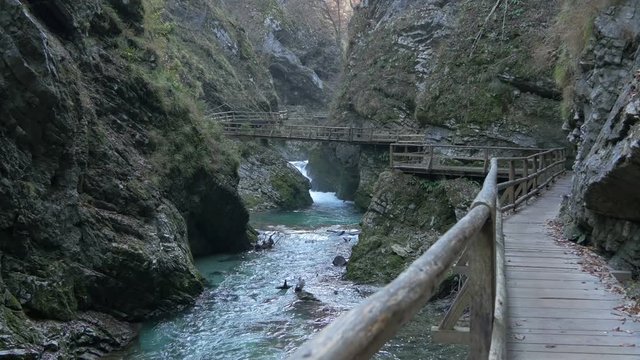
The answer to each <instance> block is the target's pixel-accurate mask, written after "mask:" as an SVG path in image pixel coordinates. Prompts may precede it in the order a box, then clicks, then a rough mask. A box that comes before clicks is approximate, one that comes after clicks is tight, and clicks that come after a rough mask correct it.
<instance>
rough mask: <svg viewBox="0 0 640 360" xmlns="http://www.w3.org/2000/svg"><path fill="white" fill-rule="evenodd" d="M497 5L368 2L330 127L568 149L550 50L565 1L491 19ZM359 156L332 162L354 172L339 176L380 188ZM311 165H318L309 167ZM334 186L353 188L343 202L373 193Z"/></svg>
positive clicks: (523, 5) (516, 4) (353, 34)
mask: <svg viewBox="0 0 640 360" xmlns="http://www.w3.org/2000/svg"><path fill="white" fill-rule="evenodd" d="M495 3H496V2H495V1H494V2H487V1H470V0H466V1H439V0H438V1H436V0H428V1H419V2H411V1H400V0H370V1H367V2H363V5H361V6H360V7H359V8H358V9H357V10H356V12H355V14H354V17H353V18H352V21H351V25H350V41H349V45H348V49H347V54H346V57H347V58H346V62H345V69H344V80H343V82H342V84H341V86H340V87H339V89H338V91H337V95H336V97H335V99H334V102H333V104H332V108H331V121H332V122H334V123H336V124H340V125H344V126H347V125H350V126H364V127H386V128H402V129H405V130H406V131H407V132H412V133H423V134H425V139H426V140H427V141H428V142H430V143H435V144H459V145H469V144H472V145H495V146H529V147H534V146H536V147H551V146H564V145H565V144H566V139H565V134H564V133H563V132H562V131H561V130H560V129H561V126H562V111H561V97H562V94H561V89H560V88H559V87H557V86H556V84H555V82H554V70H555V67H554V60H553V56H554V55H553V54H554V47H553V44H548V43H549V42H550V41H549V37H550V36H551V34H552V33H553V32H554V31H556V28H555V27H554V26H553V25H554V18H555V16H556V15H557V14H558V11H559V9H560V5H561V4H560V1H543V0H536V1H503V2H501V3H500V6H499V7H498V8H496V9H495V11H493V13H491V10H492V9H493V5H494V4H495ZM490 13H491V16H488V15H489V14H490ZM485 19H487V21H486V23H485ZM549 56H550V57H551V58H552V59H549ZM339 150H340V147H336V146H333V145H323V148H322V149H321V150H319V151H317V152H316V154H315V155H314V158H319V157H325V160H324V161H325V162H329V163H331V162H332V159H333V158H336V157H337V158H340V157H341V156H338V155H337V154H336V155H332V152H333V153H335V152H337V151H339ZM385 151H386V149H379V150H378V155H376V156H375V157H376V158H382V157H383V156H384V155H383V153H384V152H385ZM354 156H355V158H353V159H349V161H342V162H335V166H336V168H337V167H339V166H341V163H347V164H348V165H349V166H346V167H344V166H343V169H340V170H338V169H336V170H335V172H337V173H342V172H346V173H351V174H355V175H352V176H350V177H344V176H343V178H354V177H355V178H358V179H359V180H358V181H359V182H363V184H366V183H373V182H375V179H377V173H378V170H376V169H377V168H378V166H377V165H374V166H373V167H371V166H370V165H371V161H370V160H371V158H372V157H371V156H368V157H366V158H360V157H359V155H354ZM379 163H383V161H382V162H379ZM310 167H311V168H314V167H318V168H320V167H322V164H320V161H318V160H315V161H313V159H312V161H311V162H310ZM354 169H355V170H354ZM319 176H320V177H324V176H325V175H322V174H319ZM320 177H315V178H314V180H317V181H318V182H319V183H321V182H323V181H324V180H325V179H323V178H320ZM327 179H329V178H327ZM337 188H350V189H352V190H351V193H345V194H344V195H343V196H344V198H355V197H356V191H358V192H359V193H360V194H366V193H370V192H368V191H366V188H368V186H366V185H360V184H356V185H349V184H340V183H338V184H337ZM358 196H359V197H361V196H360V195H358Z"/></svg>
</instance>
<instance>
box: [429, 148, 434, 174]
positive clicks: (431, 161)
mask: <svg viewBox="0 0 640 360" xmlns="http://www.w3.org/2000/svg"><path fill="white" fill-rule="evenodd" d="M429 148H430V152H431V154H430V155H429V168H428V170H429V171H431V169H432V168H433V152H434V147H433V146H429Z"/></svg>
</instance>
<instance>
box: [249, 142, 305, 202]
mask: <svg viewBox="0 0 640 360" xmlns="http://www.w3.org/2000/svg"><path fill="white" fill-rule="evenodd" d="M239 146H240V147H241V148H242V151H241V154H242V160H241V161H240V168H239V170H238V173H239V175H240V183H239V184H238V192H239V193H240V196H241V197H242V199H243V201H244V203H245V204H246V205H247V207H248V208H249V209H251V210H267V209H275V208H277V209H283V210H294V209H299V208H304V207H307V206H309V205H311V204H312V203H313V200H312V199H311V195H309V188H310V187H311V185H310V183H309V180H308V179H307V178H305V177H304V176H303V175H302V174H301V173H300V172H299V171H298V170H297V169H296V168H294V167H293V165H291V164H289V163H288V162H287V161H286V160H285V159H284V158H283V157H282V155H281V154H280V152H279V151H278V150H276V149H274V148H272V147H270V146H265V145H258V144H255V143H252V142H247V143H242V144H240V145H239Z"/></svg>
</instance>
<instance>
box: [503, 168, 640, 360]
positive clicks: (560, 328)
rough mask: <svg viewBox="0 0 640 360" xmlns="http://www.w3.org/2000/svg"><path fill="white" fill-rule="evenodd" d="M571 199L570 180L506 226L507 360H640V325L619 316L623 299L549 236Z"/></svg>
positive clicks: (578, 257)
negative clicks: (563, 201)
mask: <svg viewBox="0 0 640 360" xmlns="http://www.w3.org/2000/svg"><path fill="white" fill-rule="evenodd" d="M569 191H570V178H569V177H564V178H561V179H560V180H559V181H558V183H557V184H556V185H555V186H553V187H552V188H551V190H550V191H548V192H546V193H545V194H544V195H543V196H542V197H540V199H538V200H536V201H535V203H533V204H532V205H529V206H527V207H525V208H523V209H522V211H519V212H518V213H516V214H514V215H513V216H510V217H509V218H508V219H507V220H506V221H505V223H504V241H505V259H506V272H505V275H506V285H507V299H508V312H509V324H508V330H509V331H508V336H507V343H508V344H507V348H508V354H509V356H508V358H509V359H513V360H529V359H532V360H537V359H540V360H550V359H566V360H590V359H612V360H631V359H640V322H637V320H639V319H638V318H635V320H636V321H634V319H633V318H632V317H630V316H628V315H626V314H625V313H623V312H622V311H620V308H622V305H623V304H624V301H625V300H624V298H623V297H622V296H621V295H619V294H617V293H615V292H612V291H610V290H607V288H608V287H609V286H608V285H607V284H605V283H603V282H602V281H601V280H600V278H599V277H598V276H596V275H594V274H591V273H588V272H585V271H583V270H582V267H583V266H582V265H581V264H582V263H583V262H584V259H583V258H582V257H580V256H579V255H576V254H574V252H573V251H572V250H571V249H570V248H567V247H566V246H562V245H561V244H559V243H557V242H556V241H555V240H554V238H553V237H552V236H550V235H549V229H548V226H547V222H548V221H549V220H550V219H554V218H555V217H556V215H557V214H558V211H559V209H560V200H561V199H562V196H563V195H566V194H568V193H569Z"/></svg>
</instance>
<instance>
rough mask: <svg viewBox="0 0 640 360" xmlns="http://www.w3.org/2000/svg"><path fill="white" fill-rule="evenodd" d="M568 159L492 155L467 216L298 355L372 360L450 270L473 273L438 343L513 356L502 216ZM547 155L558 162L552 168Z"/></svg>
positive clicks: (559, 153)
mask: <svg viewBox="0 0 640 360" xmlns="http://www.w3.org/2000/svg"><path fill="white" fill-rule="evenodd" d="M402 146H405V145H404V144H403V145H402ZM434 147H436V146H433V145H429V146H428V148H425V149H424V151H423V152H422V153H421V154H420V156H421V158H422V157H424V156H430V158H429V161H428V164H423V165H424V166H426V167H427V168H431V166H432V164H431V162H432V161H431V159H432V154H433V151H434V150H433V149H434ZM454 147H455V146H454ZM475 149H476V150H477V149H478V148H475ZM479 149H480V151H486V150H485V148H479ZM510 150H513V149H510ZM527 150H528V149H527ZM390 151H391V164H392V165H393V156H394V155H396V154H395V153H394V146H393V145H391V146H390ZM485 153H486V152H485ZM565 155H566V154H565V151H564V149H550V150H542V151H540V152H538V153H536V154H533V155H531V156H523V157H517V158H497V157H493V158H491V160H490V165H489V169H488V173H487V175H486V177H485V181H484V184H483V186H482V190H481V191H480V192H479V193H478V195H477V196H476V198H475V200H474V201H473V203H472V206H471V209H470V210H469V212H468V213H467V215H465V216H464V217H463V218H462V219H460V220H459V221H458V222H457V223H456V224H455V225H454V226H453V227H452V228H451V229H449V231H447V232H446V233H445V234H444V235H442V236H441V237H440V239H438V241H436V242H435V243H434V244H433V245H432V246H431V247H430V248H429V249H428V250H427V251H426V252H425V253H424V254H423V255H422V256H420V257H419V258H418V259H417V260H415V261H414V262H413V263H412V264H411V265H409V267H408V268H407V269H406V270H405V271H404V272H402V273H401V274H400V275H399V276H398V277H397V278H396V279H395V280H393V281H392V282H391V283H389V284H388V285H386V286H385V287H384V288H382V289H381V290H379V291H378V292H376V293H375V294H373V295H372V296H370V297H368V298H367V299H365V300H364V301H363V302H361V303H360V304H359V305H357V306H356V307H355V308H353V309H351V310H350V311H348V312H347V313H344V314H342V315H341V316H340V317H339V318H338V319H336V320H335V321H334V322H332V323H331V324H329V325H328V326H327V327H326V328H325V329H323V330H322V331H321V332H320V333H318V334H317V335H316V336H314V337H313V338H312V339H310V340H309V341H307V342H305V343H304V344H303V345H302V346H301V347H300V348H299V349H298V350H297V351H295V352H294V353H293V354H292V355H291V357H290V358H291V359H327V360H328V359H366V358H369V357H371V356H372V355H373V354H374V353H375V352H376V351H378V349H380V347H382V345H383V344H384V343H385V342H386V341H387V340H389V339H390V338H391V337H393V336H394V335H395V333H396V332H397V330H398V329H399V328H400V327H401V326H402V325H403V324H405V323H406V322H407V321H409V320H410V319H411V318H412V317H413V316H414V315H415V314H416V313H417V312H418V311H419V310H420V308H421V307H422V306H424V304H425V303H426V302H427V301H428V300H429V298H430V297H431V296H432V295H433V294H434V293H435V292H436V291H437V289H438V286H439V285H440V284H441V282H442V281H443V280H444V278H445V276H446V274H447V273H448V271H449V270H450V269H468V271H466V272H465V273H466V276H467V281H466V282H465V284H464V285H463V287H462V290H460V292H459V295H458V296H457V297H456V299H455V300H454V303H453V304H452V306H451V308H450V309H449V312H448V313H447V315H446V316H445V319H444V320H443V322H442V323H441V324H440V326H438V327H434V329H433V330H434V334H433V338H434V340H439V341H441V342H452V343H466V344H468V345H469V347H470V349H469V354H470V359H483V360H484V359H491V360H504V359H506V356H507V354H506V342H507V341H506V331H507V321H508V319H507V311H506V308H507V301H508V299H507V294H506V283H505V274H504V269H505V260H504V238H503V234H502V212H503V211H506V210H510V209H515V208H516V207H517V206H518V205H519V204H521V203H522V202H524V201H526V200H527V199H528V198H529V197H531V196H533V194H535V193H537V192H538V191H539V190H540V189H541V188H543V187H545V186H546V185H547V184H548V183H549V182H550V181H553V179H555V177H557V176H558V175H560V174H561V173H562V172H563V171H564V162H565ZM546 157H548V158H553V159H554V160H555V161H553V162H550V163H549V164H548V165H545V164H544V163H545V158H546ZM518 160H520V161H521V162H522V164H523V167H522V169H521V171H516V170H517V169H516V161H518ZM530 160H531V161H530ZM505 161H506V162H508V163H509V175H510V180H509V181H508V182H505V183H500V184H498V173H499V167H498V165H499V162H505ZM538 162H540V163H538ZM530 165H531V166H533V168H532V169H529V167H530ZM483 167H486V165H484V164H483ZM529 170H531V172H530V171H529ZM483 172H484V169H483ZM540 179H542V181H540ZM499 191H502V198H503V199H502V200H504V199H505V194H507V195H509V196H507V197H508V198H509V200H510V202H511V203H509V204H503V203H502V202H501V201H502V200H499V199H498V197H499ZM465 249H466V250H465ZM465 292H468V294H464V293H465ZM470 299H473V301H470ZM467 307H468V308H469V309H470V311H469V314H470V315H469V316H470V326H469V328H467V329H465V328H459V327H455V326H454V325H455V323H456V322H457V319H458V318H459V317H460V316H461V315H462V314H463V312H464V309H465V308H467Z"/></svg>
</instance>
